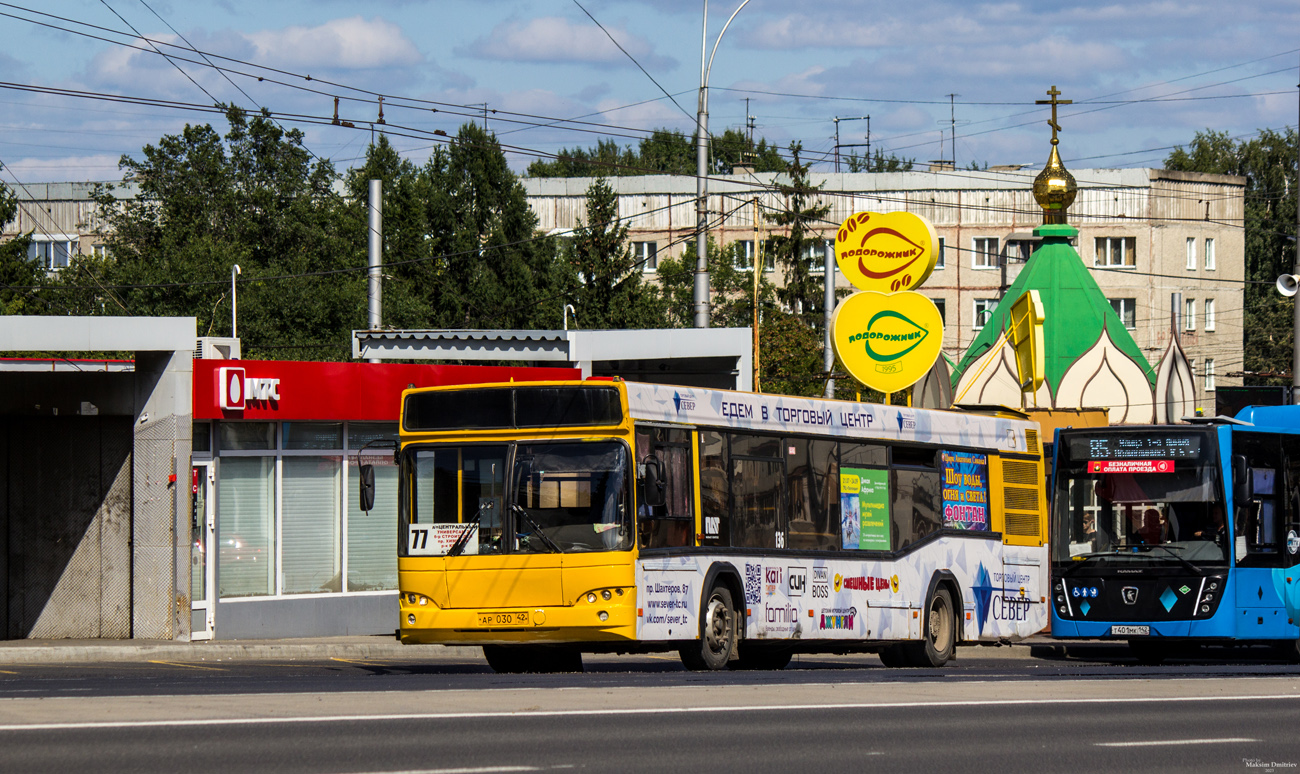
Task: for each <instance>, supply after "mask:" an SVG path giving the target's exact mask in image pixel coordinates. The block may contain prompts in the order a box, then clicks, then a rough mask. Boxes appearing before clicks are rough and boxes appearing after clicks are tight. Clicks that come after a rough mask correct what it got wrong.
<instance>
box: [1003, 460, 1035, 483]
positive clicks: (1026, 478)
mask: <svg viewBox="0 0 1300 774" xmlns="http://www.w3.org/2000/svg"><path fill="white" fill-rule="evenodd" d="M1002 476H1003V477H1004V478H1005V479H1006V481H1007V483H1008V484H1021V485H1023V486H1032V487H1035V488H1037V487H1039V486H1041V485H1042V483H1043V481H1042V478H1041V477H1040V476H1039V475H1038V465H1036V464H1034V463H1032V462H1018V461H1016V460H1003V461H1002Z"/></svg>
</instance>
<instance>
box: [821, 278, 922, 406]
mask: <svg viewBox="0 0 1300 774" xmlns="http://www.w3.org/2000/svg"><path fill="white" fill-rule="evenodd" d="M831 333H832V336H831V340H832V341H833V342H834V344H835V354H836V355H839V358H840V361H841V362H843V363H844V367H845V368H847V369H849V373H850V374H852V375H853V378H855V379H857V380H858V381H859V382H862V383H863V384H865V385H866V386H868V387H871V388H872V389H876V390H880V391H881V392H898V391H899V390H902V389H905V388H907V387H909V386H911V385H912V384H914V383H915V382H916V381H917V380H918V379H920V378H921V377H922V376H924V375H925V372H926V371H928V370H930V366H932V365H934V361H935V358H937V357H939V351H940V350H941V349H943V317H942V316H941V315H940V314H939V308H938V307H936V306H935V305H934V302H933V301H931V300H930V299H929V298H926V297H925V296H923V295H921V294H920V293H914V292H911V291H907V292H903V293H888V294H887V293H874V292H869V291H867V292H862V293H854V294H853V295H851V296H849V297H848V298H846V299H844V302H843V303H841V304H840V305H839V308H838V309H836V310H835V318H834V320H833V321H832V327H831Z"/></svg>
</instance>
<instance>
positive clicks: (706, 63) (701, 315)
mask: <svg viewBox="0 0 1300 774" xmlns="http://www.w3.org/2000/svg"><path fill="white" fill-rule="evenodd" d="M748 4H749V0H744V2H742V3H741V4H740V5H739V6H738V7H737V8H736V10H735V11H733V12H732V14H731V18H729V19H727V23H726V24H724V25H722V32H719V33H718V39H717V40H715V41H714V42H713V50H712V51H711V52H709V55H708V59H707V60H706V59H705V56H704V54H705V52H706V51H708V47H709V0H704V23H703V25H702V28H701V32H700V95H699V100H698V102H697V106H696V113H695V292H694V298H693V301H694V308H695V327H696V328H707V327H709V257H708V250H709V246H708V242H709V234H708V220H709V204H708V202H709V182H708V164H709V146H708V142H709V140H708V137H709V73H711V72H712V71H713V57H714V56H716V55H717V53H718V44H719V43H721V42H722V36H723V35H725V34H726V32H727V28H728V27H730V26H731V22H732V20H733V19H735V18H736V14H738V13H740V9H741V8H744V7H745V6H746V5H748Z"/></svg>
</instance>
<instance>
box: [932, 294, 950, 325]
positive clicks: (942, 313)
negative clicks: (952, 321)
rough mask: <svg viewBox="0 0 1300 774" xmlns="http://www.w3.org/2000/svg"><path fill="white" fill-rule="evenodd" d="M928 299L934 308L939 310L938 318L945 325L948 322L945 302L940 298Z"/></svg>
mask: <svg viewBox="0 0 1300 774" xmlns="http://www.w3.org/2000/svg"><path fill="white" fill-rule="evenodd" d="M930 300H931V301H933V302H934V306H935V308H936V309H938V310H939V320H940V322H942V323H943V324H944V325H947V324H948V306H947V304H946V303H945V301H944V300H943V299H942V298H932V299H930Z"/></svg>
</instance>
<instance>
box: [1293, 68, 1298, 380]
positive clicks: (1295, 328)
mask: <svg viewBox="0 0 1300 774" xmlns="http://www.w3.org/2000/svg"><path fill="white" fill-rule="evenodd" d="M1296 90H1297V94H1298V95H1300V84H1296ZM1297 126H1298V127H1300V125H1297ZM1295 148H1296V154H1295V161H1296V170H1295V171H1296V184H1297V186H1298V187H1297V188H1296V189H1295V190H1296V220H1295V228H1296V241H1295V261H1294V262H1293V263H1292V264H1291V273H1292V274H1300V128H1297V130H1296V144H1295ZM1291 400H1292V402H1297V403H1300V299H1296V302H1295V312H1294V318H1293V321H1292V333H1291Z"/></svg>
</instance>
